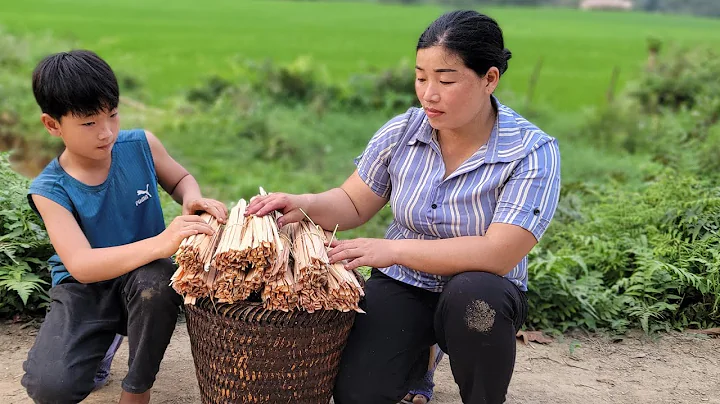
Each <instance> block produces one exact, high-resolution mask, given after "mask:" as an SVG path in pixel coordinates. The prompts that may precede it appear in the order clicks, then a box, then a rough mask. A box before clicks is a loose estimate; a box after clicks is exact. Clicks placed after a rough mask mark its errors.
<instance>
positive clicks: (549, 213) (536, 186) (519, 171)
mask: <svg viewBox="0 0 720 404" xmlns="http://www.w3.org/2000/svg"><path fill="white" fill-rule="evenodd" d="M559 198H560V150H559V148H558V145H557V140H556V139H552V140H550V141H548V142H546V143H543V144H542V145H540V146H539V147H537V148H536V149H534V150H533V151H532V152H530V154H528V155H527V156H525V157H524V158H523V160H522V161H521V162H520V164H519V165H518V166H517V167H516V168H515V170H514V171H513V173H512V174H511V176H510V178H509V179H508V181H507V182H506V183H505V185H504V187H503V189H502V190H501V192H500V197H499V198H498V202H497V206H496V209H495V213H494V215H493V220H492V221H493V223H507V224H514V225H517V226H520V227H522V228H524V229H526V230H528V231H529V232H531V233H532V234H533V235H534V236H535V239H537V240H538V241H539V240H540V238H541V237H542V235H543V234H544V233H545V231H546V230H547V228H548V226H549V225H550V220H552V217H553V215H554V214H555V209H556V208H557V203H558V199H559Z"/></svg>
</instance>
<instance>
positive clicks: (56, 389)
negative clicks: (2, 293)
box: [22, 50, 227, 404]
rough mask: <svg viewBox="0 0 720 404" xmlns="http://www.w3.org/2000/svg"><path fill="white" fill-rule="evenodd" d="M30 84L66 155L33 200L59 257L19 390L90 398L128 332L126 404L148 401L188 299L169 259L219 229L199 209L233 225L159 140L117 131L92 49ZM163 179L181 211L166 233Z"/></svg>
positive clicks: (104, 74)
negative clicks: (178, 289)
mask: <svg viewBox="0 0 720 404" xmlns="http://www.w3.org/2000/svg"><path fill="white" fill-rule="evenodd" d="M32 80H33V93H34V95H35V99H36V101H37V103H38V105H39V106H40V109H41V110H42V116H41V121H42V122H43V124H44V125H45V128H46V129H47V131H48V132H49V133H50V134H51V135H53V136H57V137H60V138H61V139H62V140H63V143H64V144H65V150H64V151H63V152H62V154H60V156H59V157H58V158H56V159H54V160H53V161H52V162H50V163H49V164H48V166H47V167H46V168H45V169H44V170H43V172H42V173H41V174H40V175H39V176H38V177H37V178H36V179H35V180H34V181H33V182H32V184H31V186H30V190H29V192H28V200H29V202H30V205H31V206H32V207H33V209H34V210H35V211H36V212H37V213H38V214H39V215H40V216H41V217H42V219H43V222H44V223H45V227H46V228H47V231H48V235H49V236H50V241H51V242H52V244H53V247H54V248H55V251H56V255H55V256H53V257H52V258H51V259H50V266H51V275H52V280H53V287H52V288H51V289H50V297H51V299H52V303H51V304H50V311H49V312H48V314H47V315H46V317H45V321H44V322H43V324H42V327H41V328H40V331H39V332H38V335H37V338H36V339H35V344H34V345H33V347H32V348H31V349H30V352H29V353H28V358H27V361H26V362H25V363H24V364H23V369H24V370H25V375H24V376H23V378H22V385H23V386H24V387H25V388H26V389H27V392H28V395H29V396H30V397H31V398H32V399H33V400H34V401H35V402H37V403H75V402H79V401H82V400H83V399H84V398H85V397H87V395H88V394H90V392H91V391H92V390H93V388H94V380H93V379H94V376H95V374H96V372H97V371H98V366H99V364H100V362H101V361H102V360H103V357H104V356H105V353H106V352H107V351H108V348H109V347H110V345H111V344H112V343H113V340H114V338H115V335H116V334H122V335H127V336H128V342H129V348H130V352H129V357H130V358H129V370H128V373H127V376H126V377H125V379H124V380H123V382H122V388H123V392H122V394H121V396H120V403H122V404H127V403H148V402H149V401H150V388H151V387H152V385H153V383H154V381H155V376H156V374H157V372H158V370H159V368H160V362H161V360H162V357H163V355H164V353H165V349H166V348H167V345H168V343H169V342H170V337H171V335H172V333H173V330H174V328H175V323H176V320H177V314H178V310H179V305H180V304H181V302H182V300H181V298H180V297H179V296H178V295H177V294H176V293H175V292H174V290H173V289H172V288H170V287H169V286H168V284H169V282H170V276H171V275H172V273H173V271H174V267H173V264H172V262H171V260H170V259H169V258H168V257H170V256H171V255H172V254H173V253H175V251H176V250H177V249H178V247H179V245H180V242H181V241H182V240H183V239H184V238H185V237H188V236H190V235H192V234H197V233H206V234H211V233H212V229H211V228H210V226H208V225H207V224H205V223H204V222H203V221H202V220H201V219H200V217H199V216H197V215H194V213H196V212H197V211H207V212H208V213H211V214H212V215H214V216H215V217H217V218H218V220H220V221H221V222H224V220H225V218H226V217H227V210H226V208H225V206H224V205H223V204H222V203H220V202H218V201H215V200H211V199H205V198H203V197H202V195H201V193H200V188H199V186H198V183H197V182H196V181H195V179H194V178H193V177H192V176H191V175H190V174H189V173H188V172H187V171H186V170H185V169H184V168H183V167H182V166H181V165H180V164H178V163H177V162H176V161H175V160H173V158H172V157H170V155H168V153H167V151H166V150H165V148H164V147H163V146H162V144H161V143H160V141H159V140H158V139H157V138H156V137H155V136H154V135H153V134H152V133H150V132H147V131H143V130H132V131H120V130H119V116H118V102H119V90H118V83H117V79H116V78H115V74H114V73H113V71H112V69H111V68H110V66H108V64H107V63H105V61H103V60H102V59H101V58H100V57H98V56H97V55H96V54H95V53H93V52H89V51H82V50H76V51H71V52H61V53H58V54H54V55H51V56H48V57H47V58H45V59H44V60H42V61H41V62H40V63H39V64H38V66H37V67H36V69H35V71H34V72H33V79H32ZM158 183H159V184H160V185H161V186H162V187H163V188H164V189H165V190H166V191H167V192H168V193H169V194H170V195H172V197H173V198H174V199H175V200H176V201H177V202H178V203H181V204H182V206H183V216H179V217H177V218H175V220H173V222H172V223H171V224H170V225H169V226H168V227H167V229H166V228H165V226H164V221H163V215H162V209H161V207H160V201H159V199H160V198H159V195H158V190H157V184H158Z"/></svg>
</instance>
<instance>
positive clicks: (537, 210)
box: [533, 208, 540, 216]
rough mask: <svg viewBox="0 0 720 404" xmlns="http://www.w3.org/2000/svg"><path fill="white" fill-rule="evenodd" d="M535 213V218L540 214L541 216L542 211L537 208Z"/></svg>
mask: <svg viewBox="0 0 720 404" xmlns="http://www.w3.org/2000/svg"><path fill="white" fill-rule="evenodd" d="M533 213H534V214H535V216H537V215H539V214H540V209H538V208H535V210H533Z"/></svg>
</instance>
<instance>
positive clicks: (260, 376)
mask: <svg viewBox="0 0 720 404" xmlns="http://www.w3.org/2000/svg"><path fill="white" fill-rule="evenodd" d="M185 309H186V317H187V328H188V334H189V335H190V344H191V349H192V355H193V359H194V360H195V371H196V373H197V379H198V384H199V386H200V394H201V397H202V402H203V403H205V404H209V403H213V404H214V403H303V404H314V403H317V404H328V402H329V401H330V397H331V396H332V388H333V383H334V382H335V376H336V375H337V371H338V365H339V363H340V355H341V354H342V350H343V348H344V347H345V343H346V341H347V337H348V335H349V333H350V328H351V327H352V325H353V321H354V319H355V312H349V313H343V312H340V311H335V310H322V311H317V312H314V313H307V312H305V311H292V312H287V313H286V312H282V311H270V310H266V309H264V308H263V307H262V304H260V303H253V302H246V301H241V302H237V303H235V304H217V303H213V302H212V301H211V300H209V299H201V300H198V301H197V302H196V304H195V305H194V306H193V305H186V306H185Z"/></svg>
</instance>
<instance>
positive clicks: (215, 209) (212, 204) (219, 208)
mask: <svg viewBox="0 0 720 404" xmlns="http://www.w3.org/2000/svg"><path fill="white" fill-rule="evenodd" d="M198 211H202V212H207V213H209V214H211V215H213V216H215V218H216V219H217V220H218V221H219V222H220V223H225V221H226V220H227V216H228V210H227V206H225V204H224V203H222V202H220V201H216V200H215V199H209V198H198V199H193V200H191V201H187V202H185V203H183V208H182V214H183V215H194V214H195V213H196V212H198Z"/></svg>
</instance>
